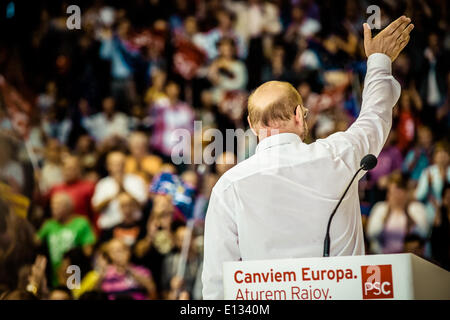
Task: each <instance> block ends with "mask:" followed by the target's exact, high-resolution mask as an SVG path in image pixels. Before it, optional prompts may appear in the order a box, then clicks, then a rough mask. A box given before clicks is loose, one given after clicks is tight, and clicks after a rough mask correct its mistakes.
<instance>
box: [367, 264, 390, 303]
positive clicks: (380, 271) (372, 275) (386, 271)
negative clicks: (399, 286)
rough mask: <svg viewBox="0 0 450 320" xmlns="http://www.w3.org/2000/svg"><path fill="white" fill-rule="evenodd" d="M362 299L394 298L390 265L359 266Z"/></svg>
mask: <svg viewBox="0 0 450 320" xmlns="http://www.w3.org/2000/svg"><path fill="white" fill-rule="evenodd" d="M361 279H362V293H363V299H389V298H394V284H393V282H392V265H390V264H385V265H378V266H361Z"/></svg>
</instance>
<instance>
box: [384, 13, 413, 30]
mask: <svg viewBox="0 0 450 320" xmlns="http://www.w3.org/2000/svg"><path fill="white" fill-rule="evenodd" d="M407 19H408V18H406V17H405V16H401V17H400V18H398V19H397V20H395V21H394V22H391V24H390V25H388V26H387V27H386V28H385V29H384V30H383V31H384V32H386V33H387V34H393V33H394V32H395V30H397V28H398V27H400V26H401V25H402V24H403V23H405V22H406V21H407Z"/></svg>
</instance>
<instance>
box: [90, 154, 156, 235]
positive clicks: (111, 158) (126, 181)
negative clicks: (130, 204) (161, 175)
mask: <svg viewBox="0 0 450 320" xmlns="http://www.w3.org/2000/svg"><path fill="white" fill-rule="evenodd" d="M106 165H107V168H108V172H109V176H107V177H105V178H103V179H101V180H100V181H99V182H98V183H97V185H96V186H95V191H94V195H93V196H92V206H93V207H94V209H95V211H97V212H100V216H99V219H98V221H97V225H98V227H99V228H100V229H109V228H112V227H114V226H116V225H118V224H119V223H121V222H122V219H123V217H122V214H121V209H120V206H119V200H118V196H119V194H121V193H122V192H126V193H127V194H129V195H130V196H131V197H132V198H133V199H134V200H135V201H136V203H137V204H139V205H140V206H142V205H144V204H145V201H147V193H148V190H147V185H146V183H145V181H144V180H143V179H142V178H141V177H139V176H137V175H135V174H131V173H125V155H124V154H123V153H122V152H119V151H113V152H110V153H109V154H108V156H107V158H106ZM135 218H136V219H137V220H138V219H140V218H141V217H140V216H136V217H135Z"/></svg>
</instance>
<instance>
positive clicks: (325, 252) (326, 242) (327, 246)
mask: <svg viewBox="0 0 450 320" xmlns="http://www.w3.org/2000/svg"><path fill="white" fill-rule="evenodd" d="M361 170H363V166H361V167H360V168H359V169H358V171H356V173H355V174H354V175H353V178H352V180H351V181H350V183H349V184H348V186H347V189H345V191H344V194H343V195H342V197H341V198H340V199H339V202H338V203H337V205H336V207H335V208H334V210H333V212H332V213H331V216H330V218H329V219H328V225H327V234H326V235H325V240H324V242H323V256H324V257H329V256H330V226H331V220H333V217H334V215H335V213H336V211H337V209H338V208H339V205H340V204H341V202H342V200H343V199H344V198H345V195H346V194H347V191H348V189H350V186H351V185H352V183H353V180H355V178H356V176H357V175H358V173H359V172H360V171H361Z"/></svg>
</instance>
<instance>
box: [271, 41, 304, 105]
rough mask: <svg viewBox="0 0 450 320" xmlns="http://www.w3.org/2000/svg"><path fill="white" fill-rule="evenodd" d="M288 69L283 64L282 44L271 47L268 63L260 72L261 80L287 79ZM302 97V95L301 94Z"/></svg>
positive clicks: (288, 76)
mask: <svg viewBox="0 0 450 320" xmlns="http://www.w3.org/2000/svg"><path fill="white" fill-rule="evenodd" d="M290 76H291V75H290V74H289V70H288V69H287V68H286V64H285V51H284V48H283V47H282V46H277V47H275V48H274V49H273V51H272V55H271V57H270V64H268V65H266V66H265V67H264V71H263V73H262V81H263V82H266V81H271V80H278V81H288V80H289V78H290ZM302 98H303V96H302Z"/></svg>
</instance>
